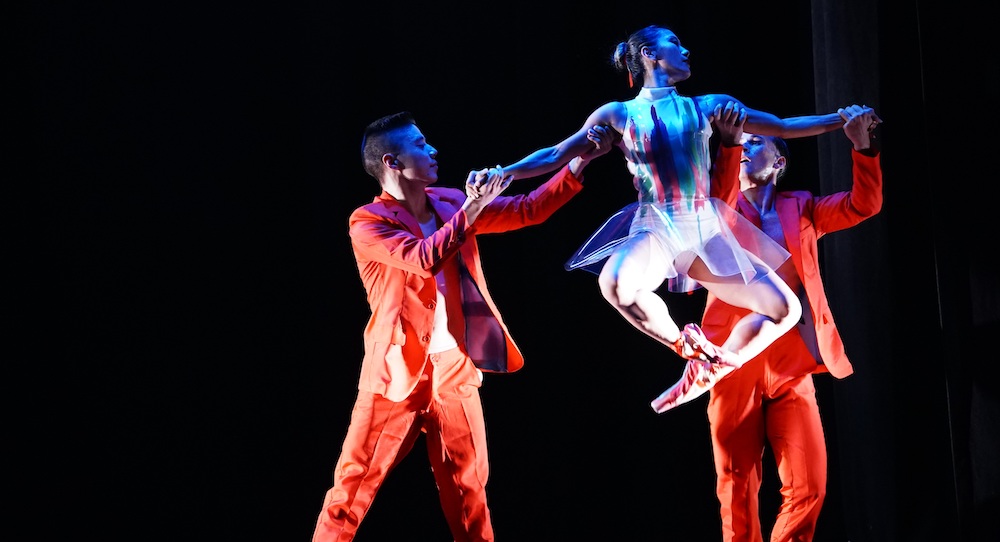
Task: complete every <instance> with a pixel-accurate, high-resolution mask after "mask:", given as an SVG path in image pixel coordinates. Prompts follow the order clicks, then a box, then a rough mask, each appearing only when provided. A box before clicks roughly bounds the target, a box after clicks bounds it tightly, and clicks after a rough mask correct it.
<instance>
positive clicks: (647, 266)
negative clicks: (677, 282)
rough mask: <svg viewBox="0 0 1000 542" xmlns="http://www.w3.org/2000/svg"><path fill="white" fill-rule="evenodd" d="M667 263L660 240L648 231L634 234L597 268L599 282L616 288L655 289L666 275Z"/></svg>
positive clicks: (668, 264) (668, 263)
mask: <svg viewBox="0 0 1000 542" xmlns="http://www.w3.org/2000/svg"><path fill="white" fill-rule="evenodd" d="M669 266H670V262H669V261H668V259H667V253H666V251H664V250H663V247H662V246H661V245H660V242H659V241H658V240H657V239H656V238H655V237H654V236H653V235H651V234H649V233H644V234H639V235H635V236H633V237H632V238H630V239H629V240H628V241H626V242H625V243H622V245H621V246H619V247H618V248H617V249H616V250H615V251H614V252H613V253H612V254H611V256H609V257H608V261H607V262H606V263H605V264H604V268H603V269H602V270H601V279H602V281H611V282H613V283H615V284H616V285H617V286H618V288H624V289H628V290H655V289H656V288H658V287H659V286H660V284H661V283H662V282H663V280H664V279H665V278H666V272H667V269H668V268H669Z"/></svg>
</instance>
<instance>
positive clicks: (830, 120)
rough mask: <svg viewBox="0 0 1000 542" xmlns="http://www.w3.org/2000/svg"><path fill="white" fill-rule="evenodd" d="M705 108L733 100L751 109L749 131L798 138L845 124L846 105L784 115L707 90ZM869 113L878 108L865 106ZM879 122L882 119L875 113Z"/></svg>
mask: <svg viewBox="0 0 1000 542" xmlns="http://www.w3.org/2000/svg"><path fill="white" fill-rule="evenodd" d="M701 98H702V100H703V104H702V105H703V106H704V107H705V110H707V111H712V110H714V109H715V107H716V106H717V105H719V104H722V105H725V104H726V103H727V102H729V101H733V102H735V103H736V104H738V105H739V106H740V107H744V108H746V110H747V122H746V126H745V129H746V131H748V132H751V133H754V134H760V135H767V136H778V137H781V138H783V139H795V138H799V137H810V136H816V135H820V134H825V133H827V132H832V131H834V130H837V129H839V128H840V127H842V126H843V125H844V120H845V117H844V115H843V111H844V109H843V108H841V109H838V110H837V112H836V113H827V114H824V115H802V116H797V117H785V118H781V117H779V116H777V115H775V114H773V113H768V112H767V111H760V110H758V109H753V108H750V107H746V106H745V105H743V104H742V103H741V102H740V101H739V100H736V99H735V98H733V97H732V96H729V95H726V94H706V95H704V96H702V97H701ZM861 107H862V108H863V109H864V110H865V111H866V112H867V113H872V114H874V110H873V109H872V108H870V107H867V106H861ZM875 119H876V122H882V121H881V119H879V118H878V116H877V115H876V116H875Z"/></svg>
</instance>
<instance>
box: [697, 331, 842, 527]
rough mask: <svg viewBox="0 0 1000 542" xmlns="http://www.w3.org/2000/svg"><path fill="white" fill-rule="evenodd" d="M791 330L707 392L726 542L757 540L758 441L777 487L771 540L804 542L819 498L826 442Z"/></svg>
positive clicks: (812, 364)
mask: <svg viewBox="0 0 1000 542" xmlns="http://www.w3.org/2000/svg"><path fill="white" fill-rule="evenodd" d="M815 369H816V361H815V359H814V358H813V356H812V355H811V354H810V353H809V351H808V349H807V348H806V345H805V344H804V343H803V342H802V338H801V336H800V335H799V332H798V330H797V329H795V328H793V329H791V330H790V331H789V332H788V333H786V334H785V335H783V336H782V337H780V338H779V339H778V340H777V341H775V342H774V343H773V344H772V345H771V346H769V347H768V348H767V350H765V351H764V352H762V353H761V354H760V355H758V356H757V357H755V358H754V359H752V360H750V361H749V362H748V363H747V364H746V365H744V366H743V367H741V368H739V369H738V370H736V371H733V372H732V373H731V374H730V375H729V376H728V377H727V378H724V379H722V380H721V381H720V382H718V383H717V384H716V385H715V387H713V388H712V390H711V396H710V398H709V403H708V419H709V422H710V424H711V434H712V449H713V455H714V457H715V472H716V495H717V496H718V498H719V503H720V505H721V515H722V534H723V540H724V541H726V542H762V540H763V537H762V534H761V528H760V517H759V500H758V494H759V491H760V487H761V477H762V472H761V468H762V465H761V463H762V459H763V453H764V445H765V439H766V442H767V443H769V444H770V446H771V450H772V451H773V452H774V457H775V462H776V463H777V469H778V478H779V479H780V481H781V508H780V509H779V511H778V515H777V518H776V519H775V523H774V527H773V528H772V530H771V541H772V542H778V541H781V542H785V541H796V542H802V541H811V540H812V539H813V534H814V533H815V531H816V520H817V519H818V518H819V513H820V509H821V508H822V506H823V500H824V498H825V497H826V475H827V471H826V469H827V455H826V439H825V436H824V434H823V425H822V423H821V420H820V415H819V406H818V405H817V403H816V388H815V387H814V385H813V379H812V372H813V371H814V370H815Z"/></svg>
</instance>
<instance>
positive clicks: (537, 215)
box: [460, 165, 583, 233]
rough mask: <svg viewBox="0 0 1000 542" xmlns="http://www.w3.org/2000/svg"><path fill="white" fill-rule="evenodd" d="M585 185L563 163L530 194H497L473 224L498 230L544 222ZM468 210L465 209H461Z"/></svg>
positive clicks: (485, 229) (484, 230)
mask: <svg viewBox="0 0 1000 542" xmlns="http://www.w3.org/2000/svg"><path fill="white" fill-rule="evenodd" d="M582 189H583V184H581V183H580V180H579V179H577V178H576V177H575V176H574V175H573V174H572V173H570V170H569V166H568V165H566V166H563V167H562V168H561V169H559V171H558V172H556V174H555V175H553V176H552V178H551V179H549V180H548V181H546V182H544V183H543V184H541V185H540V186H538V187H537V188H535V189H534V190H532V191H531V192H529V193H528V194H519V195H516V196H498V197H497V198H496V199H495V200H493V201H492V202H490V204H489V205H487V206H486V208H485V209H483V211H482V212H481V213H479V216H478V217H477V218H476V221H475V222H474V223H473V224H472V229H473V230H475V232H476V233H499V232H504V231H509V230H515V229H518V228H523V227H525V226H532V225H535V224H541V223H542V222H544V221H546V220H547V219H548V218H549V217H550V216H552V214H553V213H555V212H556V210H557V209H559V208H560V207H562V206H563V204H565V203H566V202H567V201H569V200H570V199H571V198H572V197H573V196H575V195H576V194H577V193H579V192H580V190H582ZM460 214H465V213H460Z"/></svg>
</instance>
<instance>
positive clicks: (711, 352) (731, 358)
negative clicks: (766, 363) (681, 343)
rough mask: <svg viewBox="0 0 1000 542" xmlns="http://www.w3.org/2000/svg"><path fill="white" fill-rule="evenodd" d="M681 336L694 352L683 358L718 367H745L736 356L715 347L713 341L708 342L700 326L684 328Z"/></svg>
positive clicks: (692, 324) (691, 325)
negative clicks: (705, 362)
mask: <svg viewBox="0 0 1000 542" xmlns="http://www.w3.org/2000/svg"><path fill="white" fill-rule="evenodd" d="M681 336H682V337H683V338H684V339H685V341H686V342H687V345H688V346H689V347H690V350H692V351H693V355H691V356H683V357H685V358H686V359H689V360H695V361H708V362H711V363H714V364H717V365H723V366H727V367H733V368H738V367H740V366H742V365H743V363H742V362H740V361H738V360H737V359H736V354H735V353H734V352H730V351H729V350H726V349H725V348H720V347H718V346H716V345H715V343H713V342H712V341H710V340H708V337H706V336H705V333H704V332H702V330H701V328H700V327H698V324H694V323H691V324H688V325H686V326H684V331H683V332H682V333H681Z"/></svg>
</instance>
